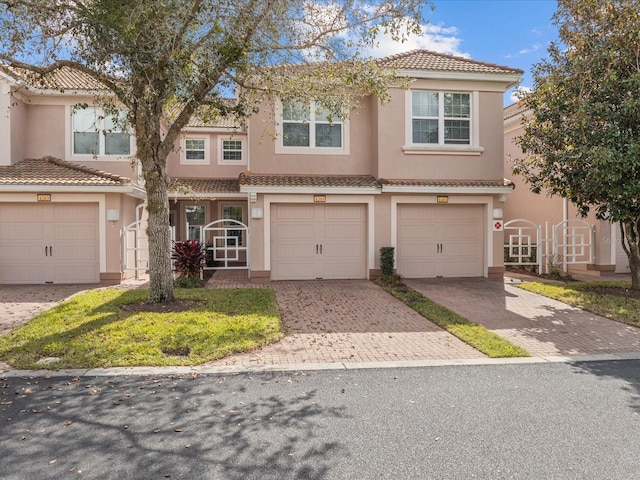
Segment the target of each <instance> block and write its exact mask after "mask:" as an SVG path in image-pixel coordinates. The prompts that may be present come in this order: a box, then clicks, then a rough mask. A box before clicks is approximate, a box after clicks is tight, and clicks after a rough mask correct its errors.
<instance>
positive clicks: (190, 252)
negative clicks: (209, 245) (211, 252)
mask: <svg viewBox="0 0 640 480" xmlns="http://www.w3.org/2000/svg"><path fill="white" fill-rule="evenodd" d="M205 258H206V253H205V251H204V248H203V245H202V242H200V241H198V240H181V241H179V242H174V243H173V252H172V253H171V259H172V260H173V265H174V269H175V271H176V272H178V275H179V276H180V277H184V278H194V277H199V276H200V269H201V268H202V263H203V262H204V260H205Z"/></svg>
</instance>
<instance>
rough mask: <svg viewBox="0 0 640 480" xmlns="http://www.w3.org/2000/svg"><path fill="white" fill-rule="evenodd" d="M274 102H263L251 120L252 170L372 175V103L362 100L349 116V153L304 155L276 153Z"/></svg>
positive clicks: (282, 172)
mask: <svg viewBox="0 0 640 480" xmlns="http://www.w3.org/2000/svg"><path fill="white" fill-rule="evenodd" d="M272 109H273V106H272V105H263V106H262V108H261V109H260V113H258V114H257V115H255V116H253V117H251V119H250V120H249V151H250V155H251V164H250V168H251V172H253V173H272V174H285V173H290V174H301V175H304V174H333V175H370V174H371V170H372V166H371V152H372V145H371V124H370V118H371V117H370V109H371V107H370V105H369V103H368V102H363V103H362V107H361V108H359V109H358V110H357V111H356V112H351V115H350V117H349V154H345V155H305V154H288V153H286V154H276V141H277V140H276V139H275V138H274V132H275V131H276V126H275V123H274V121H273V115H272Z"/></svg>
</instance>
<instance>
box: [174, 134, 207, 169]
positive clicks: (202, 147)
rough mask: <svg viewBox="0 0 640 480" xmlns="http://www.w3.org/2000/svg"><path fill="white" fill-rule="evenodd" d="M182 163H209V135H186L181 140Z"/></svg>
mask: <svg viewBox="0 0 640 480" xmlns="http://www.w3.org/2000/svg"><path fill="white" fill-rule="evenodd" d="M181 142H182V144H181V150H182V153H181V155H180V163H182V164H185V165H190V164H204V165H208V164H209V137H208V136H206V135H202V136H198V135H189V134H188V135H186V136H185V137H183V138H182V140H181Z"/></svg>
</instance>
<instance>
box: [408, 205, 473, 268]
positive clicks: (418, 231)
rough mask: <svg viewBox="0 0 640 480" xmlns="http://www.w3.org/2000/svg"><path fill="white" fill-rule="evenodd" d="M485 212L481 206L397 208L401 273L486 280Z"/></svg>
mask: <svg viewBox="0 0 640 480" xmlns="http://www.w3.org/2000/svg"><path fill="white" fill-rule="evenodd" d="M483 211H484V209H483V206H482V205H414V204H407V205H398V252H397V259H398V261H397V271H398V273H399V274H400V275H402V276H403V277H406V278H433V277H481V276H483V275H484V222H483Z"/></svg>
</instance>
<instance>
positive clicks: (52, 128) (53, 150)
mask: <svg viewBox="0 0 640 480" xmlns="http://www.w3.org/2000/svg"><path fill="white" fill-rule="evenodd" d="M64 112H65V108H64V106H62V105H28V107H27V126H28V128H27V132H26V139H25V142H26V152H25V155H26V156H27V157H28V158H40V157H44V156H47V155H51V156H53V157H56V158H62V159H64V158H65V121H66V118H65V113H64Z"/></svg>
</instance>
